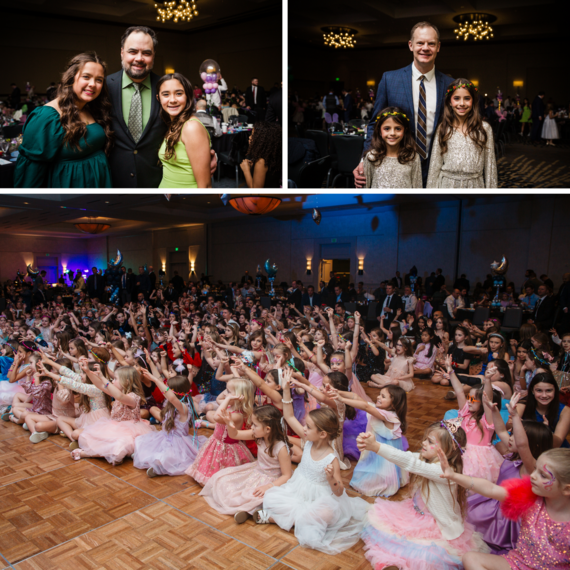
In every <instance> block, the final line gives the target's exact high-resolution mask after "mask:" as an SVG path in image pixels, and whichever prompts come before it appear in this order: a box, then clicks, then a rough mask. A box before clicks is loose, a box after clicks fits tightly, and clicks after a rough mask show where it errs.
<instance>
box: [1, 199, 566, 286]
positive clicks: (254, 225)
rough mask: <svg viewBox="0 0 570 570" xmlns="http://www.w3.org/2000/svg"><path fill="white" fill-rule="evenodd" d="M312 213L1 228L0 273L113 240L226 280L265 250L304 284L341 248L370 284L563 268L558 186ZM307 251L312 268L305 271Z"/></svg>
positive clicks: (77, 256) (84, 263) (90, 250)
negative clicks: (83, 234)
mask: <svg viewBox="0 0 570 570" xmlns="http://www.w3.org/2000/svg"><path fill="white" fill-rule="evenodd" d="M355 198H357V197H355ZM355 203H357V200H356V199H355ZM311 214H312V211H311V210H308V211H307V213H306V214H305V215H303V216H298V217H292V218H288V219H283V220H277V219H275V218H272V217H268V216H264V217H262V218H252V217H245V216H244V217H243V218H241V219H237V220H233V221H225V222H223V223H222V222H219V223H210V224H195V225H192V226H189V227H186V228H175V229H171V230H160V231H153V232H144V233H138V234H136V233H135V234H133V235H124V236H114V235H110V236H100V237H95V238H89V239H86V238H81V239H73V238H71V239H63V238H49V240H46V238H45V237H27V236H2V239H1V240H0V280H6V279H13V278H14V277H15V275H16V271H17V270H18V269H20V270H21V271H24V270H25V266H26V264H27V263H32V264H36V265H37V264H38V262H42V260H44V259H45V258H46V257H51V258H58V260H59V264H60V266H61V265H62V264H63V263H66V264H67V267H69V268H71V269H76V268H77V267H79V268H82V269H90V268H91V267H92V266H93V265H97V266H98V267H103V268H104V267H106V263H107V260H108V259H110V258H113V257H115V255H116V250H117V249H120V250H121V252H122V253H123V257H124V264H125V266H126V267H132V268H133V271H134V272H135V273H136V272H137V271H138V266H139V265H145V264H146V265H153V266H154V268H155V270H159V269H160V268H161V267H162V264H163V263H164V264H165V267H166V273H167V275H169V276H170V275H171V274H172V273H171V262H172V261H178V262H180V261H181V260H182V262H183V263H184V262H186V263H187V265H186V267H187V271H188V269H189V267H190V262H191V261H194V262H195V272H196V274H197V275H198V276H199V275H200V274H201V273H202V272H203V273H206V274H208V275H210V276H211V277H212V279H214V280H216V281H217V280H219V279H221V280H223V281H225V282H227V281H231V280H236V279H239V278H240V277H241V276H242V275H243V273H244V271H245V270H248V271H249V273H250V275H255V272H256V268H257V265H258V264H260V265H263V264H264V262H265V260H266V259H271V261H272V262H276V263H277V266H278V267H279V272H278V274H277V282H281V281H288V282H289V281H291V280H292V279H301V280H302V281H303V283H304V284H305V285H306V284H309V283H313V284H315V285H317V284H318V280H319V264H320V261H321V259H323V258H325V259H327V258H330V257H340V258H345V257H346V255H347V254H344V253H340V254H339V255H338V256H335V254H334V250H337V251H340V250H342V249H345V250H347V251H348V252H349V253H348V257H349V258H350V268H351V278H352V279H353V280H354V281H356V282H357V281H364V283H365V286H366V288H368V289H374V288H375V287H377V285H378V284H379V283H380V281H382V280H384V279H389V278H391V277H393V276H394V275H395V272H396V271H397V270H399V271H400V272H402V273H406V272H407V271H408V270H409V269H410V268H411V267H412V265H416V267H417V269H418V272H419V274H420V275H422V276H423V277H426V276H427V275H429V273H430V272H431V271H435V269H436V268H438V267H441V268H442V270H443V274H444V275H445V277H446V281H447V282H448V283H450V282H451V283H452V282H453V280H454V278H455V274H456V265H457V260H459V262H458V265H457V274H461V273H466V274H467V277H468V278H469V280H470V281H471V283H472V284H473V285H474V284H475V283H476V282H477V281H482V280H484V279H485V276H486V275H487V273H488V272H489V264H490V263H491V261H493V260H498V259H499V258H500V257H502V256H503V255H506V256H507V258H508V259H509V262H510V267H509V271H508V275H507V277H508V278H509V280H512V281H514V282H515V284H516V285H517V286H520V285H521V284H522V282H523V279H524V273H525V270H526V269H528V268H532V269H534V270H535V271H536V272H537V274H538V275H540V274H542V273H546V274H548V275H549V276H550V277H551V278H552V280H553V281H554V283H555V285H556V286H559V285H560V283H561V281H562V274H563V273H564V272H567V271H570V264H569V262H568V260H569V259H570V197H569V196H565V195H556V196H554V195H540V196H539V195H536V196H535V195H526V196H513V197H504V196H492V195H489V196H485V197H466V198H464V199H462V200H459V199H456V198H451V197H450V198H444V199H442V200H439V201H430V202H420V201H417V202H414V201H411V202H409V203H406V204H402V205H398V206H395V205H387V206H377V207H368V206H367V207H360V206H355V207H354V208H344V209H339V210H333V211H328V210H325V209H324V208H323V212H322V221H321V223H320V225H317V224H315V222H314V221H313V220H312V217H311ZM331 250H332V251H331ZM46 254H48V255H47V256H46ZM307 259H311V265H312V275H311V276H307V275H306V264H307ZM359 259H363V263H364V275H363V276H362V277H360V276H358V275H357V274H356V270H357V267H358V260H359ZM178 267H180V265H178ZM180 273H181V275H183V277H187V273H186V274H185V275H184V274H183V272H182V271H181V272H180Z"/></svg>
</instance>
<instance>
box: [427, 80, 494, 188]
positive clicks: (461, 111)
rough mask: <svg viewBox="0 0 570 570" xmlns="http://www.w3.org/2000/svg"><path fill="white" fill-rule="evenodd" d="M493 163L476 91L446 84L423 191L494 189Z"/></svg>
mask: <svg viewBox="0 0 570 570" xmlns="http://www.w3.org/2000/svg"><path fill="white" fill-rule="evenodd" d="M496 187H497V161H496V159H495V147H494V142H493V130H492V129H491V125H489V124H488V123H486V122H484V121H483V118H482V117H481V113H480V111H479V94H478V92H477V87H475V85H474V84H473V83H471V81H469V80H467V79H462V78H460V79H456V80H455V81H453V82H452V83H450V84H449V87H448V89H447V93H446V96H445V103H444V110H443V115H442V119H441V122H440V124H439V126H438V128H437V131H436V133H435V136H434V140H433V147H432V151H431V159H430V165H429V174H428V181H427V188H496Z"/></svg>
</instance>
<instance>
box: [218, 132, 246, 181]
mask: <svg viewBox="0 0 570 570" xmlns="http://www.w3.org/2000/svg"><path fill="white" fill-rule="evenodd" d="M241 134H247V133H239V135H241ZM239 135H238V136H236V137H234V139H233V141H232V148H231V150H230V151H229V152H227V151H226V152H220V153H219V154H218V160H219V162H220V164H225V165H226V166H233V167H234V168H235V171H236V188H239V170H240V164H241V163H242V160H243V157H244V156H245V152H243V148H242V145H243V140H242V137H240V136H239ZM221 170H222V169H221V168H218V182H219V181H220V173H221Z"/></svg>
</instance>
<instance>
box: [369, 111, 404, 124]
mask: <svg viewBox="0 0 570 570" xmlns="http://www.w3.org/2000/svg"><path fill="white" fill-rule="evenodd" d="M389 116H392V117H404V119H406V121H408V122H409V121H410V119H408V116H407V115H405V114H404V113H400V112H398V111H386V112H385V113H382V114H381V115H378V116H377V117H376V120H377V121H379V120H380V119H381V118H382V117H389Z"/></svg>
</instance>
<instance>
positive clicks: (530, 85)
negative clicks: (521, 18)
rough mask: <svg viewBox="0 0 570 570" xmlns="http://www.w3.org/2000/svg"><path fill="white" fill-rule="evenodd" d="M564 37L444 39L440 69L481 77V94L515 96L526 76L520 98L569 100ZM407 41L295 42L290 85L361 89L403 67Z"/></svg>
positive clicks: (305, 89) (306, 90)
mask: <svg viewBox="0 0 570 570" xmlns="http://www.w3.org/2000/svg"><path fill="white" fill-rule="evenodd" d="M565 59H566V58H565V49H564V44H563V42H562V41H549V40H537V41H528V42H518V41H517V42H503V43H493V42H492V41H491V42H485V43H477V44H474V43H461V42H457V43H455V42H453V43H452V42H449V41H447V42H443V43H442V46H441V50H440V52H439V54H438V56H437V60H436V66H437V68H438V69H439V70H440V71H442V72H444V73H447V74H449V75H451V76H452V77H467V78H468V79H476V80H479V89H480V92H481V93H489V95H491V94H494V93H496V91H497V86H500V87H501V90H502V91H503V93H504V94H505V95H511V96H514V95H515V94H516V89H515V88H514V87H513V81H515V80H517V81H518V80H522V81H524V87H523V88H522V89H521V90H520V91H519V93H520V95H521V97H529V98H531V99H532V98H534V97H536V94H537V93H538V92H539V91H541V90H543V91H545V93H546V98H547V99H548V98H549V97H553V98H554V100H555V101H556V102H557V103H560V104H568V101H569V99H570V96H569V95H568V93H569V91H570V79H569V78H568V77H566V76H564V75H561V74H560V72H559V70H560V69H562V68H563V67H564V65H565ZM412 60H413V59H412V54H411V53H410V51H409V49H408V47H407V44H406V43H405V40H403V43H402V47H399V48H382V49H362V50H350V51H348V50H325V49H322V48H314V47H311V46H307V45H305V44H295V43H292V47H291V48H290V50H289V66H290V74H289V77H290V86H291V88H292V89H294V90H296V91H297V92H298V93H299V95H300V96H302V97H313V96H314V95H315V92H318V93H319V94H320V95H324V94H325V92H326V91H327V89H328V87H329V84H330V82H331V81H334V80H335V79H336V78H337V77H338V78H339V79H340V81H341V82H344V85H345V87H351V88H353V89H354V88H356V87H358V88H359V89H360V92H361V93H363V94H364V92H365V88H366V82H367V81H369V80H374V81H375V83H376V87H375V90H376V88H377V86H378V83H379V82H380V80H381V79H382V74H383V73H384V72H385V71H390V70H394V69H399V68H401V67H405V66H406V65H409V64H410V63H411V62H412Z"/></svg>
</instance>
